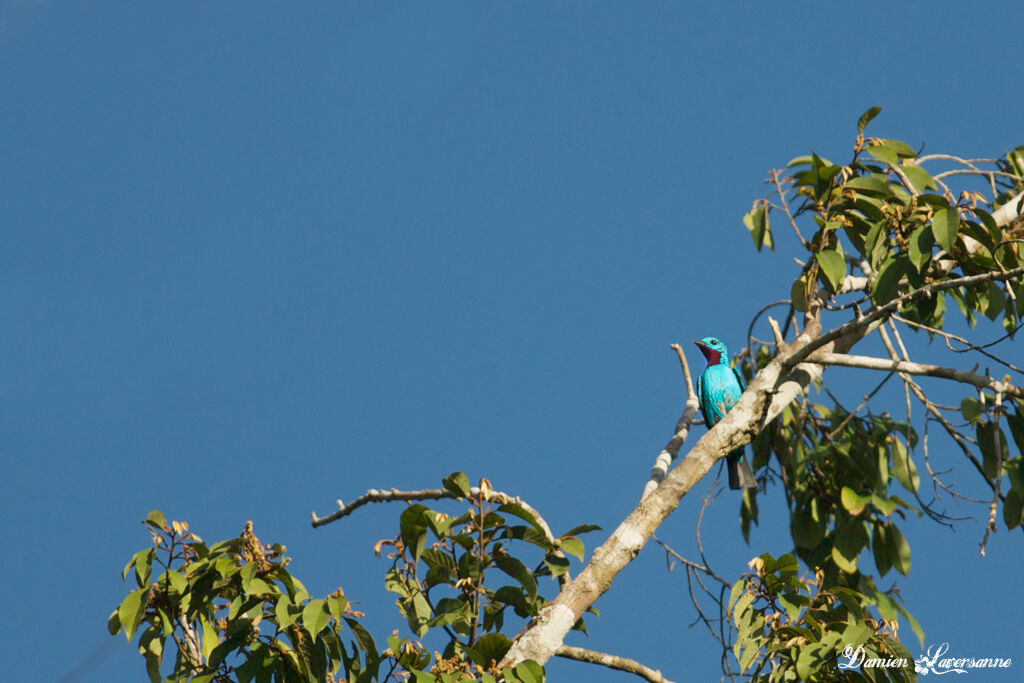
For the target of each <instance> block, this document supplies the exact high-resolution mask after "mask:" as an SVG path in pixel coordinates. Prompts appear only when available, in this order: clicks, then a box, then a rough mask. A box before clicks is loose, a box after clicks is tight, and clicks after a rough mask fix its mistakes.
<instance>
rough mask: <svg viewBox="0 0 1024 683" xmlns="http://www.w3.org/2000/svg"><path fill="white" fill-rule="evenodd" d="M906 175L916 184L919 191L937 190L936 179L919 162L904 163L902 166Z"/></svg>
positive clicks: (915, 186)
mask: <svg viewBox="0 0 1024 683" xmlns="http://www.w3.org/2000/svg"><path fill="white" fill-rule="evenodd" d="M901 168H902V170H903V173H904V175H906V176H907V178H908V179H909V180H910V182H911V183H912V184H913V185H914V189H915V190H917V191H918V192H924V191H925V190H927V189H932V190H937V189H938V188H937V187H936V186H935V179H934V178H932V174H931V173H929V172H928V171H926V170H924V169H923V168H921V167H920V166H918V165H917V164H903V165H902V166H901Z"/></svg>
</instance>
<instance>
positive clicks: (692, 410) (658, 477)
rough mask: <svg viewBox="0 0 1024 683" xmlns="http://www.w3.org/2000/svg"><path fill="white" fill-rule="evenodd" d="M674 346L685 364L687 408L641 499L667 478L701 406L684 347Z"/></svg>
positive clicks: (656, 461) (664, 449)
mask: <svg viewBox="0 0 1024 683" xmlns="http://www.w3.org/2000/svg"><path fill="white" fill-rule="evenodd" d="M672 348H673V349H675V351H676V354H677V355H678V356H679V363H680V365H682V366H683V378H684V380H685V381H686V396H687V398H686V408H684V409H683V414H682V416H681V417H680V418H679V422H677V423H676V433H675V434H674V435H673V436H672V439H671V440H669V442H668V443H667V444H665V447H664V448H663V449H661V453H659V454H658V457H657V459H656V460H655V461H654V467H652V468H651V478H650V479H648V480H647V484H646V485H645V486H644V492H643V493H642V494H641V495H640V499H641V500H643V499H644V498H646V497H647V496H649V495H650V494H651V492H652V491H653V490H654V489H656V488H658V484H660V483H661V482H662V481H663V480H664V479H665V475H666V474H667V473H668V468H669V465H671V464H672V461H673V460H675V459H676V458H677V457H679V449H680V448H681V447H682V445H683V442H684V441H686V437H687V436H689V435H690V425H691V424H692V423H693V418H694V416H695V415H696V414H697V409H698V408H699V407H700V406H699V405H698V403H697V392H695V391H694V390H693V378H692V377H691V376H690V366H689V364H688V363H687V362H686V354H684V353H683V347H682V346H680V345H679V344H672Z"/></svg>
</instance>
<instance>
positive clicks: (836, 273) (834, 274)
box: [814, 249, 846, 293]
mask: <svg viewBox="0 0 1024 683" xmlns="http://www.w3.org/2000/svg"><path fill="white" fill-rule="evenodd" d="M814 258H815V259H816V260H817V261H818V266H819V268H820V270H821V272H822V274H823V275H824V276H825V278H826V279H827V281H828V284H829V289H830V290H831V291H832V292H833V293H834V292H837V291H839V287H840V285H842V284H843V279H844V278H845V277H846V259H844V258H843V255H842V254H841V253H840V252H839V251H836V250H832V249H830V250H828V251H819V252H818V253H817V254H815V255H814Z"/></svg>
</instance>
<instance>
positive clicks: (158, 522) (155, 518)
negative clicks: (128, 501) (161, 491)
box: [142, 510, 171, 531]
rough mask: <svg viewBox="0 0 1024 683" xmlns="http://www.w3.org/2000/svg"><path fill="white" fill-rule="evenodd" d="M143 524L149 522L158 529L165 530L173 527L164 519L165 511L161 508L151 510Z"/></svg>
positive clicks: (148, 523)
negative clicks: (160, 509) (161, 510)
mask: <svg viewBox="0 0 1024 683" xmlns="http://www.w3.org/2000/svg"><path fill="white" fill-rule="evenodd" d="M142 523H143V524H147V525H149V526H150V527H152V528H153V529H155V530H157V531H164V530H167V529H170V528H171V527H170V526H169V525H168V524H167V520H166V519H164V513H162V512H160V511H159V510H151V511H150V513H149V514H148V515H146V519H144V520H143V522H142Z"/></svg>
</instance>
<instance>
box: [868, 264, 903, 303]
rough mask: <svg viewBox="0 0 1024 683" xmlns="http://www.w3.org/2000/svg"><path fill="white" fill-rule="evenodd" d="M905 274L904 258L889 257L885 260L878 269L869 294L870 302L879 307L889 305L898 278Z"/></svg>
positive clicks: (898, 280) (894, 293)
mask: <svg viewBox="0 0 1024 683" xmlns="http://www.w3.org/2000/svg"><path fill="white" fill-rule="evenodd" d="M906 272H907V271H906V259H905V258H904V257H902V256H891V257H890V258H888V259H886V261H885V262H884V263H883V264H882V266H881V268H879V269H878V276H877V277H876V278H875V287H874V290H873V291H872V292H871V298H872V300H873V301H874V302H875V303H876V304H878V305H879V306H882V305H884V304H887V303H889V302H890V301H891V300H892V299H893V298H895V296H896V288H897V287H898V286H899V283H900V278H902V277H903V276H904V275H906Z"/></svg>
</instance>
